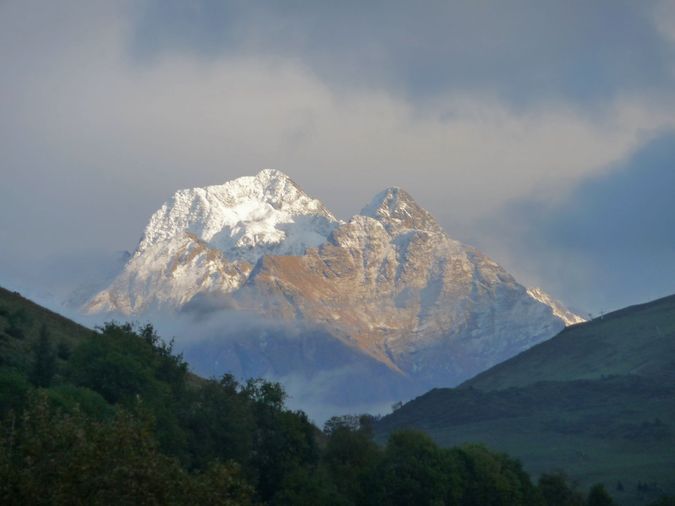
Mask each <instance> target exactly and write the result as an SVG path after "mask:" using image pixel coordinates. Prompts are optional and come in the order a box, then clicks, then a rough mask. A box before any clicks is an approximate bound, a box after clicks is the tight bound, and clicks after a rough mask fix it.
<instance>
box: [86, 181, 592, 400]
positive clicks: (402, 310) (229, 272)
mask: <svg viewBox="0 0 675 506" xmlns="http://www.w3.org/2000/svg"><path fill="white" fill-rule="evenodd" d="M206 300H208V301H210V302H209V304H210V306H209V307H210V311H213V312H217V311H225V310H226V311H228V312H232V311H235V312H241V313H242V314H248V315H250V314H257V315H260V317H261V318H265V319H266V320H267V321H275V322H284V323H286V324H293V323H294V322H295V323H298V324H302V325H303V326H304V327H307V326H315V327H316V328H317V329H321V335H322V339H321V342H327V341H326V336H330V337H329V341H330V346H331V347H335V346H336V345H337V346H345V347H347V348H349V349H350V352H349V353H348V354H340V353H334V352H331V353H328V354H326V353H323V352H322V351H321V349H319V348H322V347H323V348H325V347H326V346H327V345H319V344H317V345H316V346H312V345H311V344H306V345H303V346H297V343H295V344H294V345H293V346H289V347H288V348H287V349H288V350H291V349H292V350H293V356H292V357H291V356H289V355H288V354H286V353H284V352H283V348H280V347H279V346H270V342H269V339H267V341H266V344H264V345H260V346H258V345H256V344H255V342H257V341H255V340H254V341H250V340H249V341H248V342H246V343H245V346H243V345H242V344H241V343H242V342H243V341H242V340H240V341H239V344H237V346H239V349H240V350H241V349H244V350H245V354H246V357H248V358H247V359H246V360H244V361H243V362H242V359H241V356H237V357H238V358H237V360H238V362H237V364H236V366H237V368H238V369H239V370H241V374H243V375H246V374H247V373H251V372H254V373H256V374H258V373H260V372H261V371H258V370H256V371H247V370H246V367H245V365H244V366H242V363H249V362H251V363H253V362H255V363H264V364H267V365H266V367H267V368H268V370H278V369H284V370H285V371H286V372H288V368H287V367H285V364H287V363H288V361H291V362H292V363H293V364H296V366H295V367H296V368H297V369H298V370H300V372H301V370H302V369H303V368H307V369H312V370H316V366H317V364H316V362H317V360H319V359H318V358H317V357H320V362H321V364H325V367H330V366H331V357H335V360H336V361H338V360H339V358H338V357H347V356H350V357H352V358H351V359H349V360H350V361H352V362H353V360H354V359H353V353H357V354H358V356H360V357H361V358H360V359H359V360H360V361H363V360H365V362H364V363H368V362H369V361H370V362H372V364H373V367H376V368H378V370H380V369H381V368H382V367H383V366H384V367H385V369H386V370H388V371H390V372H391V373H392V374H393V375H394V376H397V377H401V378H404V379H405V383H406V384H407V385H417V386H418V387H419V390H420V391H421V390H422V389H424V388H427V387H429V386H441V385H453V384H457V383H458V382H460V381H462V380H464V379H467V378H468V377H470V376H472V375H474V374H476V373H478V372H480V371H482V370H484V369H486V368H487V367H489V366H491V365H494V364H495V363H497V362H499V361H502V360H504V359H506V358H508V357H510V356H513V355H514V354H516V353H518V352H520V351H522V350H525V349H527V348H529V347H530V346H532V345H533V344H535V343H537V342H539V341H541V340H544V339H547V338H549V337H552V336H553V335H555V334H556V333H557V332H558V331H560V330H561V329H562V328H564V326H565V325H566V324H571V323H576V322H578V321H581V318H580V317H578V316H577V315H575V314H573V313H571V312H570V311H568V310H567V309H566V308H564V306H562V305H561V304H560V303H558V302H556V301H555V300H553V299H552V298H551V297H550V296H548V295H547V294H545V293H544V292H543V291H542V290H540V289H532V290H528V289H527V288H525V287H524V286H522V285H520V284H519V283H518V282H517V281H516V280H515V279H514V278H513V276H511V275H510V274H509V273H508V272H506V271H505V270H504V269H503V268H502V267H500V266H499V265H498V264H497V263H495V262H494V261H492V260H491V259H490V258H488V257H486V256H485V255H483V254H482V253H481V252H479V251H478V250H476V249H475V248H472V247H470V246H466V245H464V244H461V243H459V242H457V241H455V240H453V239H451V238H450V237H448V235H447V234H446V233H445V231H444V230H443V229H442V227H440V225H439V224H438V223H437V221H436V220H435V219H434V217H433V216H432V215H431V214H430V213H429V212H427V211H426V210H424V209H423V208H421V207H420V206H419V205H418V204H417V203H416V202H415V201H414V200H413V198H412V197H411V196H410V195H409V194H408V193H406V192H405V191H404V190H402V189H400V188H389V189H387V190H385V191H383V192H382V193H380V194H378V195H376V196H375V197H374V199H373V200H372V201H371V202H370V203H369V204H368V205H367V206H366V207H365V208H364V209H363V210H362V211H361V213H360V214H358V215H356V216H354V217H352V218H351V219H350V220H349V221H348V222H343V221H340V220H338V219H337V218H335V216H334V215H333V214H332V213H331V212H330V211H329V210H328V209H326V207H325V206H324V205H323V204H322V203H321V202H320V201H318V200H316V199H314V198H312V197H310V196H308V195H307V194H306V193H305V192H304V191H302V190H301V189H300V188H299V187H298V186H297V185H296V184H295V183H294V182H293V181H292V180H291V179H290V178H288V177H287V176H286V175H285V174H283V173H281V172H279V171H274V170H264V171H262V172H260V173H259V174H257V175H256V176H254V177H242V178H239V179H236V180H233V181H230V182H227V183H225V184H223V185H219V186H210V187H206V188H194V189H189V190H181V191H178V192H176V193H175V194H174V195H173V196H172V197H171V198H170V199H169V200H168V201H167V202H166V203H165V204H164V205H163V206H162V207H161V208H160V209H159V210H158V211H157V212H156V213H155V214H154V215H153V216H152V218H151V219H150V222H149V224H148V226H147V227H146V230H145V233H144V236H143V238H142V239H141V241H140V243H139V246H138V248H137V250H136V252H135V253H134V254H133V255H132V257H131V258H130V259H129V261H128V263H127V264H126V266H125V268H124V270H123V271H122V273H121V274H120V275H119V276H118V277H117V278H116V279H115V280H114V281H113V282H112V283H111V285H110V286H109V287H108V288H107V289H105V290H103V291H102V292H100V293H99V294H97V295H96V296H95V297H93V299H91V300H90V301H89V302H88V303H87V304H86V306H85V310H86V311H87V312H89V313H102V312H111V313H120V314H123V315H127V316H129V315H135V316H139V315H143V314H145V313H147V312H148V311H150V310H154V309H157V308H161V309H163V310H172V311H184V310H186V309H188V310H189V309H190V308H191V307H192V306H194V305H196V304H197V303H200V302H203V301H206ZM228 314H229V313H228ZM305 339H306V338H305ZM261 342H262V341H261ZM317 343H319V341H317ZM211 346H213V342H211ZM222 346H223V347H224V348H226V347H228V346H233V344H232V341H231V340H227V341H223V343H222ZM272 349H274V350H275V351H274V353H273V355H274V356H272V354H271V353H272V352H271V351H270V350H272ZM331 349H332V348H331ZM242 353H243V352H242ZM234 355H236V354H234ZM234 355H233V354H232V353H229V354H227V353H226V354H225V355H223V356H234ZM257 355H259V357H258V356H257ZM298 355H299V357H298ZM260 357H264V359H261V360H258V359H260ZM345 360H347V359H345ZM226 365H227V360H225V366H226ZM333 365H335V364H333ZM338 365H339V364H338ZM322 367H324V365H322ZM359 370H363V367H360V369H359ZM262 372H263V373H265V370H263V371H262ZM352 379H353V378H352ZM363 388H367V385H364V387H363ZM413 390H417V388H413Z"/></svg>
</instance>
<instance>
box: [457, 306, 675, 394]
mask: <svg viewBox="0 0 675 506" xmlns="http://www.w3.org/2000/svg"><path fill="white" fill-rule="evenodd" d="M617 374H619V375H623V374H637V375H640V376H650V377H662V376H668V377H670V378H671V379H673V380H675V296H670V297H665V298H663V299H659V300H655V301H653V302H649V303H647V304H641V305H638V306H631V307H628V308H625V309H622V310H619V311H616V312H613V313H610V314H607V315H605V316H603V317H602V318H596V319H595V320H592V321H590V322H587V323H582V324H579V325H574V326H572V327H568V328H567V329H565V330H563V331H562V332H561V333H560V334H558V335H557V336H556V337H554V338H553V339H550V340H548V341H545V342H543V343H540V344H538V345H537V346H534V347H532V348H531V349H529V350H527V351H525V352H523V353H521V354H520V355H517V356H515V357H513V358H512V359H510V360H507V361H505V362H502V363H501V364H499V365H497V366H495V367H493V368H491V369H489V370H487V371H485V372H483V373H482V374H479V375H478V376H476V377H474V378H473V379H471V380H469V381H467V382H465V383H464V384H463V385H461V387H469V386H471V387H474V388H478V389H481V390H495V389H504V388H509V387H517V386H524V385H528V384H531V383H536V382H537V381H544V380H546V381H567V380H573V379H594V378H602V377H605V376H610V375H617Z"/></svg>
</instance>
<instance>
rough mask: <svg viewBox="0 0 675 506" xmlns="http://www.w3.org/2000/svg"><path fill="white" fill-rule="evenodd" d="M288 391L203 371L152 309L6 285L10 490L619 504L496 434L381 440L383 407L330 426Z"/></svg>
mask: <svg viewBox="0 0 675 506" xmlns="http://www.w3.org/2000/svg"><path fill="white" fill-rule="evenodd" d="M284 399H285V393H284V391H283V389H282V388H281V386H280V385H278V384H276V383H270V382H266V381H264V380H256V379H253V380H249V381H247V382H245V383H243V384H242V383H238V382H237V381H236V380H235V379H234V378H233V377H232V376H229V375H225V376H223V377H222V378H218V379H209V380H206V379H200V380H198V381H194V380H191V377H190V375H189V372H188V367H187V364H186V363H185V362H184V361H183V359H182V358H181V357H180V356H178V355H176V354H175V353H174V352H173V350H172V348H171V345H170V344H167V343H165V342H164V341H162V340H161V339H160V338H159V336H157V334H156V333H155V331H154V329H153V328H152V326H150V325H146V326H143V327H133V326H131V325H128V324H106V325H105V326H104V327H103V328H101V329H98V330H96V331H93V330H89V329H86V328H84V327H81V326H79V325H77V324H75V323H73V322H71V321H69V320H67V319H65V318H62V317H60V316H59V315H56V314H54V313H52V312H50V311H47V310H45V309H44V308H41V307H39V306H36V305H35V304H32V303H31V302H30V301H27V300H26V299H23V298H22V297H20V296H19V295H18V294H15V293H11V292H7V291H5V290H2V291H0V504H7V505H32V504H36V505H37V504H49V505H51V504H54V505H65V504H68V505H97V504H101V505H104V504H105V505H108V504H134V505H144V504H157V505H160V504H161V505H188V504H189V505H193V504H209V505H253V504H255V505H263V504H269V505H336V506H337V505H341V506H347V505H373V506H375V505H383V504H387V505H401V506H403V505H410V504H417V505H420V506H421V505H431V504H434V505H441V504H442V505H458V506H477V505H494V506H519V505H522V506H552V505H578V506H581V505H600V504H603V505H604V504H611V499H610V498H609V496H608V495H607V492H606V490H605V488H604V487H603V486H601V485H597V486H595V487H592V488H590V490H588V491H583V493H582V492H580V491H577V490H575V489H574V487H573V486H572V485H571V484H570V482H569V481H568V480H567V479H566V477H565V476H564V475H562V474H558V473H550V474H545V475H543V476H541V477H540V478H539V479H538V481H537V483H533V482H532V481H531V479H530V477H529V476H528V475H527V474H526V473H525V472H524V471H523V469H522V467H521V465H520V463H519V462H518V461H516V460H514V459H512V458H510V457H508V456H507V455H505V454H500V453H495V452H493V451H490V450H488V449H486V448H485V447H483V446H476V445H468V446H461V447H456V448H449V449H444V448H439V447H438V446H437V445H436V444H435V443H434V442H433V441H432V440H431V439H430V438H429V437H428V436H426V435H424V434H422V433H420V432H415V431H400V432H396V433H393V434H392V435H391V437H390V438H389V439H388V440H387V441H386V442H385V443H384V444H383V445H377V444H376V443H375V442H374V441H373V427H374V424H375V420H374V419H373V418H372V417H370V416H368V415H362V416H344V417H336V418H333V419H331V420H329V422H327V424H326V426H325V427H324V429H323V431H321V430H319V429H318V428H317V427H315V426H314V425H313V424H312V423H311V422H310V421H309V420H308V419H307V417H306V416H305V415H304V414H303V413H301V412H293V411H289V410H288V409H286V408H285V406H284Z"/></svg>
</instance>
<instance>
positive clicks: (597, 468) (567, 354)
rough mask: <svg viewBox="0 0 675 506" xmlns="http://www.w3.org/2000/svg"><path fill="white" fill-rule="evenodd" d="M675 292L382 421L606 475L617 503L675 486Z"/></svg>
mask: <svg viewBox="0 0 675 506" xmlns="http://www.w3.org/2000/svg"><path fill="white" fill-rule="evenodd" d="M674 371H675V297H666V298H664V299H659V300H656V301H653V302H651V303H648V304H643V305H639V306H633V307H629V308H626V309H623V310H621V311H617V312H614V313H611V314H608V315H604V316H603V317H601V318H596V319H594V320H592V321H590V322H587V323H582V324H579V325H575V326H573V327H570V328H567V329H566V330H564V331H563V332H561V333H560V334H559V335H557V336H556V337H554V338H553V339H551V340H549V341H547V342H544V343H542V344H539V345H537V346H535V347H533V348H531V349H530V350H528V351H525V352H523V353H521V354H520V355H518V356H516V357H514V358H512V359H510V360H508V361H506V362H504V363H502V364H500V365H497V366H495V367H493V368H491V369H489V370H487V371H485V372H484V373H482V374H480V375H478V376H476V377H475V378H474V379H472V380H470V381H468V382H466V383H465V384H463V385H461V386H460V387H458V388H455V389H450V388H445V389H434V390H432V391H431V392H428V393H427V394H425V395H423V396H421V397H419V398H417V399H415V400H414V401H411V402H409V403H408V404H406V405H404V406H403V407H402V408H401V409H399V410H397V411H396V412H394V413H393V414H391V415H389V416H387V417H385V418H384V419H382V420H381V421H380V422H379V423H378V424H377V426H376V431H377V433H378V437H380V438H382V440H384V438H386V436H387V435H388V434H390V433H392V432H393V431H396V430H401V429H403V428H411V429H418V430H423V431H425V432H426V433H427V434H428V435H430V436H431V437H432V438H433V439H434V440H435V441H436V442H437V443H439V444H441V445H442V446H448V447H450V446H455V445H461V444H464V443H467V442H473V441H481V442H483V443H485V444H488V445H489V446H490V447H492V448H495V449H498V450H501V451H505V452H508V453H509V454H511V455H513V456H515V457H517V458H519V459H521V461H522V462H523V464H524V466H525V469H526V470H527V471H528V472H530V473H532V475H533V476H537V475H539V474H540V473H546V472H550V471H551V470H553V469H562V470H564V471H566V472H567V473H568V474H569V475H570V476H571V477H572V478H574V479H575V480H578V482H579V483H580V484H581V485H582V486H588V485H590V484H591V483H594V482H597V481H602V482H604V483H606V484H611V486H610V487H609V488H610V492H611V493H612V495H613V496H614V497H615V499H616V500H617V501H619V502H620V503H621V504H627V505H633V504H635V505H638V504H647V503H648V502H649V501H651V500H654V499H655V498H656V497H658V496H659V495H661V494H663V493H670V494H673V493H675V474H673V470H674V469H675V372H674Z"/></svg>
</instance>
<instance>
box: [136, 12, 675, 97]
mask: <svg viewBox="0 0 675 506" xmlns="http://www.w3.org/2000/svg"><path fill="white" fill-rule="evenodd" d="M653 8H654V4H653V3H652V2H630V1H612V0H605V1H600V2H587V1H583V0H575V1H556V0H547V1H543V2H542V1H535V0H517V1H514V2H499V1H488V2H475V1H469V0H460V1H453V2H439V1H424V2H405V1H394V2H384V1H374V2H304V1H296V2H284V1H275V2H259V3H258V2H239V1H224V2H221V1H213V0H200V1H196V2H189V3H185V2H180V1H170V2H165V1H161V2H160V1H152V2H150V3H148V4H147V6H146V8H144V9H142V10H141V12H142V14H141V15H140V16H139V24H138V26H137V28H136V37H135V41H134V44H133V46H132V50H133V54H134V56H135V57H136V58H139V59H140V60H141V61H143V62H145V63H147V62H148V61H152V59H153V58H156V57H157V56H158V55H161V54H163V53H165V52H175V51H183V52H191V53H192V54H195V55H197V56H201V57H203V58H215V57H218V56H219V55H222V54H235V53H236V54H238V53H243V54H246V55H248V56H250V57H256V56H259V55H267V56H270V55H272V56H274V55H277V56H283V57H291V58H295V59H298V60H300V61H302V62H303V63H305V64H306V65H308V66H309V67H311V68H312V69H313V70H314V71H315V72H317V73H318V74H319V75H320V76H321V77H322V78H323V79H324V80H327V81H329V82H331V83H333V84H334V85H338V84H340V85H342V86H346V87H353V86H356V87H372V86H375V87H384V88H387V89H390V90H391V89H394V90H397V91H398V92H400V93H403V94H405V95H407V96H409V97H415V98H417V99H421V98H424V97H425V96H427V95H435V94H438V93H441V92H446V91H448V90H452V91H467V90H471V91H476V90H483V91H488V92H490V93H494V94H496V95H498V96H501V97H504V98H507V99H509V100H511V101H513V102H515V103H527V102H531V101H533V100H534V101H537V100H542V99H549V98H554V97H565V98H566V99H571V100H576V101H582V102H584V103H587V104H589V103H590V104H594V103H595V102H597V101H604V100H607V99H611V97H613V96H614V95H615V94H617V93H620V92H626V91H634V90H636V89H640V88H642V87H645V86H647V87H649V88H656V89H661V90H667V89H668V87H669V86H672V84H673V74H672V72H671V65H672V59H673V50H672V46H671V45H670V44H669V41H668V40H667V38H666V37H663V36H661V34H660V33H659V32H658V30H656V29H655V25H654V19H653V15H652V10H653Z"/></svg>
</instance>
